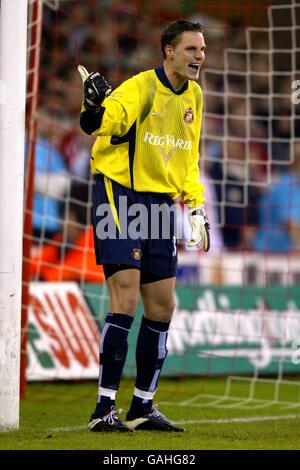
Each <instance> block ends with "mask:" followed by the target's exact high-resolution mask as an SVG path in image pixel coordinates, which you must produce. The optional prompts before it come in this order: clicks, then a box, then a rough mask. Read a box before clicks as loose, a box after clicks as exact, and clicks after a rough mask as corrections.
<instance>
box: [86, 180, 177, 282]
mask: <svg viewBox="0 0 300 470" xmlns="http://www.w3.org/2000/svg"><path fill="white" fill-rule="evenodd" d="M104 180H105V182H104ZM112 206H113V207H114V208H113V209H112ZM174 209H175V205H174V201H173V200H172V199H171V198H170V197H169V196H167V195H166V194H160V193H151V192H137V191H133V190H131V189H127V188H125V187H124V186H121V185H120V184H118V183H116V182H114V181H112V180H109V179H108V178H106V177H103V175H97V176H96V177H95V184H94V187H93V227H94V241H95V252H96V261H97V264H124V265H129V266H132V267H134V268H137V269H140V270H141V272H145V273H149V274H153V275H157V276H163V277H172V276H176V271H177V245H176V237H175V214H174Z"/></svg>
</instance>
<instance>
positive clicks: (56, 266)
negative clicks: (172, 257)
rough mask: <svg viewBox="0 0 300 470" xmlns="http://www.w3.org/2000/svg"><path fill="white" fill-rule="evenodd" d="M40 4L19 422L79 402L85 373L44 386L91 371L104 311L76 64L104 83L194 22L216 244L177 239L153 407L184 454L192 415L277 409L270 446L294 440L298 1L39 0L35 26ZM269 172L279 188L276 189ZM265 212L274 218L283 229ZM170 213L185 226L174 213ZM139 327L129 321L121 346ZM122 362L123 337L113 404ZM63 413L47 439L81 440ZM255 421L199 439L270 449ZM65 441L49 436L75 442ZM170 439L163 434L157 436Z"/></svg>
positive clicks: (33, 49)
mask: <svg viewBox="0 0 300 470" xmlns="http://www.w3.org/2000/svg"><path fill="white" fill-rule="evenodd" d="M37 3H39V4H40V3H41V2H35V1H33V2H31V4H30V5H31V7H30V8H31V10H30V15H29V29H28V38H29V45H30V47H29V49H28V51H29V52H28V106H27V146H26V149H27V172H26V185H25V191H26V207H25V229H24V270H23V272H24V277H23V330H22V337H23V343H22V344H23V350H22V353H23V368H22V375H23V379H22V393H23V395H24V396H25V395H27V398H25V400H24V403H23V407H24V413H26V417H27V425H28V423H30V422H32V419H33V418H32V415H31V412H30V410H34V409H35V407H38V406H39V405H40V404H42V406H43V407H45V404H46V403H47V406H50V407H51V406H52V404H54V402H57V400H58V403H59V405H58V408H59V407H60V406H62V407H68V405H69V408H70V410H71V408H72V407H74V406H75V408H76V405H75V403H76V402H77V401H78V399H79V400H80V401H81V402H82V403H83V406H82V411H83V409H84V408H86V409H87V408H88V406H93V405H91V404H92V403H93V398H94V397H95V395H96V385H95V382H94V384H90V383H81V384H78V385H76V386H75V384H74V383H73V382H68V383H67V384H66V383H64V382H63V383H60V382H55V383H54V384H50V382H49V380H63V381H65V380H77V381H78V380H81V381H82V380H86V379H93V378H94V379H95V378H96V377H97V371H98V368H97V354H98V353H97V349H98V336H99V332H98V329H97V326H96V323H97V325H98V326H99V327H100V334H101V324H102V321H103V318H104V315H105V312H106V305H107V292H106V287H105V284H104V283H103V275H102V273H101V271H100V272H99V270H97V269H96V268H95V265H94V261H93V247H92V238H91V230H90V228H89V227H90V207H91V187H92V179H91V177H90V174H89V151H90V147H91V139H90V138H87V136H84V135H83V133H82V132H81V131H80V129H79V126H78V120H79V109H80V103H81V99H82V85H81V83H80V77H79V75H78V72H77V65H78V64H82V65H84V66H85V67H86V68H87V69H88V70H89V71H96V70H97V71H100V72H101V73H103V74H104V75H105V77H106V78H107V80H108V82H109V83H111V84H112V85H113V87H115V86H117V85H118V84H119V83H120V82H121V81H123V80H124V79H126V78H128V77H129V76H131V75H133V74H135V73H138V72H139V71H141V70H144V69H148V68H152V67H153V66H156V65H158V64H159V63H161V54H160V47H159V37H160V32H161V29H162V27H163V26H164V25H165V24H166V23H168V22H169V21H171V20H175V19H178V18H188V19H190V20H192V21H200V22H201V23H202V24H203V25H204V34H205V39H206V44H207V54H206V60H205V65H204V66H203V70H202V72H201V79H200V83H201V85H202V87H203V90H204V97H205V105H204V119H203V121H204V123H203V129H202V139H201V149H200V167H201V174H202V178H203V180H204V182H205V184H206V187H207V200H208V201H207V210H208V213H209V218H210V220H211V224H212V233H213V240H212V249H211V251H210V253H209V254H203V253H201V252H199V253H195V252H188V251H186V250H185V247H184V242H182V243H181V246H180V253H179V261H180V265H179V271H178V287H177V291H176V292H177V307H176V312H175V315H174V321H173V325H172V329H171V332H170V338H169V357H168V360H167V361H166V366H165V370H164V375H165V376H167V377H171V378H172V379H165V382H164V385H163V387H162V392H161V398H160V401H161V402H162V403H163V404H164V405H165V406H166V407H170V409H171V414H173V415H175V416H177V415H179V417H178V419H181V420H182V421H186V422H187V423H189V421H190V427H191V433H192V436H193V439H194V440H192V441H190V442H189V443H188V442H186V443H185V444H183V445H186V447H183V448H189V445H192V446H194V447H192V448H198V446H199V448H201V446H202V443H203V442H204V441H205V439H203V440H202V443H200V442H199V441H198V440H197V433H198V428H197V423H198V425H199V424H200V425H201V422H202V423H203V422H205V419H206V420H208V421H209V420H210V419H211V420H214V419H215V420H217V419H218V418H220V419H224V420H226V419H229V420H234V419H236V418H237V417H242V418H243V417H244V418H245V419H246V420H247V419H248V420H249V421H248V422H250V421H251V419H253V415H255V416H259V415H260V414H261V416H260V417H261V418H262V419H261V420H260V419H258V421H257V423H261V422H262V421H264V420H265V418H266V417H267V419H266V421H267V420H268V417H269V419H273V418H272V417H275V418H276V419H278V422H277V421H276V425H277V424H279V425H280V426H278V433H279V435H280V428H282V426H284V425H286V429H287V436H288V438H287V439H286V441H285V444H282V443H281V444H279V447H280V446H286V447H289V446H291V447H292V448H293V446H294V447H295V446H296V447H297V440H296V436H295V435H293V434H291V435H290V434H289V432H290V430H289V426H291V427H293V425H294V424H295V421H296V415H294V414H293V413H292V412H291V411H289V412H288V414H287V410H294V409H295V410H296V411H297V408H298V407H299V406H300V402H299V376H298V374H299V367H300V366H299V362H300V360H299V357H298V356H297V347H299V344H298V343H297V341H298V340H299V339H300V317H299V307H300V299H299V278H300V258H299V246H300V236H299V234H300V218H299V210H300V208H299V199H297V196H298V194H299V191H300V190H299V183H297V180H294V179H293V174H299V171H300V168H299V163H298V161H299V143H298V142H297V139H298V138H299V137H300V134H299V133H300V127H299V119H298V116H299V111H298V107H297V103H295V102H293V101H292V99H291V95H292V92H293V89H292V82H293V81H295V80H297V78H298V77H297V73H298V70H299V52H298V50H297V48H299V40H300V37H299V30H298V26H297V25H298V24H300V23H299V19H300V8H299V7H297V6H296V4H294V3H293V2H288V1H287V0H286V1H272V2H271V1H251V2H249V1H246V0H244V1H241V2H238V1H234V0H232V1H227V2H223V1H213V2H211V1H201V2H199V1H179V0H177V1H173V2H171V1H166V2H164V4H163V5H159V3H158V2H141V1H126V2H123V1H113V0H112V1H109V0H107V1H101V0H87V1H85V2H81V1H75V0H72V1H69V0H67V1H61V0H60V1H56V0H53V1H50V0H49V1H48V2H44V6H43V12H42V19H41V21H39V16H36V15H39V14H40V13H41V10H37ZM37 24H38V25H41V42H39V31H38V28H37V26H36V25H37ZM297 149H298V150H297ZM297 165H298V166H297ZM278 181H279V182H280V181H281V183H280V184H281V186H279V192H280V191H281V192H280V194H281V195H282V194H284V198H279V199H278V198H277V199H272V197H271V194H272V190H276V188H277V191H278ZM288 182H290V183H288ZM291 182H292V183H291ZM291 184H293V185H294V186H295V187H293V186H292V187H291ZM276 185H277V186H276ZM274 188H275V189H274ZM283 191H284V193H283ZM274 201H275V202H274ZM274 211H275V213H277V212H280V213H283V214H284V216H283V215H282V216H281V219H280V222H279V224H280V225H276V224H277V223H278V222H276V221H275V220H274V218H273V213H274ZM180 220H181V221H182V223H183V225H184V226H185V227H186V214H185V212H184V210H182V213H181V217H180ZM274 232H275V233H277V234H278V237H277V238H276V237H275V238H276V239H275V240H273V238H272V235H273V234H274ZM140 315H141V308H140V307H139V312H138V315H137V318H138V317H139V316H140ZM94 319H95V320H96V322H95V320H94ZM136 331H137V321H136V322H135V328H133V331H132V336H131V338H130V345H133V344H134V342H135V335H136ZM26 357H27V366H26V373H25V358H26ZM134 367H135V366H134V349H133V347H132V346H131V347H130V351H129V356H128V360H127V364H126V369H125V375H126V376H127V377H129V378H128V379H127V380H125V381H124V386H123V391H122V395H121V398H120V400H121V401H122V400H123V401H124V402H125V403H126V400H127V399H129V397H130V393H131V388H132V383H131V380H130V377H132V376H133V375H134ZM25 377H26V378H27V381H28V383H29V384H30V385H28V387H27V392H25V389H26V386H25ZM191 377H193V379H192V378H191ZM32 382H37V383H35V384H34V383H32ZM76 387H77V388H76ZM75 388H76V390H78V392H74V390H75ZM127 395H128V398H127ZM74 413H75V414H76V411H74ZM74 413H73V414H72V413H71V411H69V410H68V409H67V408H66V415H67V418H66V420H67V423H66V422H65V421H64V423H61V425H60V427H59V426H56V427H55V429H56V431H55V432H56V433H57V435H59V436H60V432H61V433H62V435H64V436H66V432H65V428H67V425H70V426H71V425H73V431H74V432H75V434H76V433H78V434H77V437H79V436H80V435H81V433H82V432H83V431H82V428H81V427H80V426H81V422H82V421H81V422H80V424H78V422H77V421H76V419H75V416H74ZM81 416H82V415H81ZM81 416H80V417H79V420H80V418H81ZM286 416H289V417H286ZM192 418H194V421H195V422H194V423H192ZM55 419H56V418H55ZM57 419H58V417H57ZM281 419H282V421H281ZM197 420H198V421H197ZM289 420H290V422H289ZM58 422H59V419H58ZM232 422H233V421H231V423H232ZM290 423H291V424H290ZM24 425H25V426H26V423H24ZM49 426H50V425H49ZM49 426H48V428H47V429H49ZM53 426H54V425H53ZM53 426H52V427H51V426H50V427H51V429H52V430H53V429H54V427H53ZM64 426H65V427H64ZM187 426H188V424H187ZM237 426H240V425H239V424H238V425H237ZM260 426H261V424H258V425H257V427H256V428H254V427H253V428H252V429H251V432H253V440H251V439H252V437H251V439H249V440H248V442H245V443H241V441H240V439H239V438H238V437H237V435H238V434H239V433H240V432H242V433H243V432H244V431H240V430H237V431H236V433H237V434H236V441H234V440H232V439H231V440H229V441H228V442H225V443H224V442H223V441H222V442H221V441H220V442H218V439H215V438H213V440H211V441H207V442H206V444H205V445H206V447H207V448H210V447H211V448H216V447H215V446H216V445H218V444H219V446H220V448H228V446H229V447H230V446H232V447H233V448H235V446H237V448H239V446H241V448H243V445H244V446H247V444H248V445H250V447H251V446H253V447H252V448H259V447H260V446H262V447H263V446H270V448H272V446H274V445H275V444H274V442H272V441H271V440H269V439H268V436H267V434H266V435H264V439H263V440H262V441H261V442H259V440H260V439H259V429H261V428H260ZM200 427H201V426H200ZM275 428H276V426H275V427H274V429H275ZM63 429H64V430H63ZM247 432H248V431H247ZM249 432H250V431H249ZM213 434H214V433H213ZM275 434H276V433H275ZM291 436H293V437H291ZM202 438H203V436H202ZM68 439H69V437H68V438H66V439H65V440H64V441H63V440H61V441H60V444H59V445H61V446H62V448H64V446H68V445H71V448H73V447H72V444H70V441H69V444H68ZM278 439H279V438H278ZM79 440H80V438H79ZM75 441H76V439H75ZM213 441H214V443H212V442H213ZM225 441H226V439H225ZM33 442H34V439H33V440H32V443H33ZM36 442H37V441H36ZM122 442H123V441H122ZM141 442H142V441H141ZM278 442H280V439H279V441H278ZM176 444H177V445H178V442H174V441H172V440H170V441H166V440H165V439H163V441H162V443H161V444H160V445H162V447H161V448H176ZM26 445H27V446H28V445H29V448H30V445H36V444H30V443H29V441H27V444H26ZM37 445H41V446H42V445H44V444H41V443H39V444H37ZM74 445H76V444H74ZM77 445H79V444H77ZM91 445H93V444H91ZM112 445H113V446H116V447H115V448H118V447H117V445H118V444H117V443H114V444H112ZM121 445H124V446H126V445H127V446H128V443H124V442H123V443H122V444H121ZM130 445H134V444H130ZM139 445H140V446H141V448H143V447H142V446H143V445H144V444H142V443H141V444H139ZM145 445H146V448H147V445H150V444H149V443H148V444H147V443H146V444H145ZM164 446H165V447H164ZM168 446H169V447H168ZM75 448H76V447H75ZM79 448H80V447H79ZM112 448H114V447H112ZM129 448H130V447H129ZM133 448H134V447H133ZM150 448H151V447H150ZM158 448H160V447H158ZM244 448H245V447H244Z"/></svg>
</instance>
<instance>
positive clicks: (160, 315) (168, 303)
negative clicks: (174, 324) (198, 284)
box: [144, 297, 175, 321]
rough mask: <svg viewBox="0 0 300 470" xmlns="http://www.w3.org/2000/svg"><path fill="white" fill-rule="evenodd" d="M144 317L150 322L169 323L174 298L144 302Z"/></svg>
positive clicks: (173, 306)
mask: <svg viewBox="0 0 300 470" xmlns="http://www.w3.org/2000/svg"><path fill="white" fill-rule="evenodd" d="M144 309H145V315H146V317H147V318H149V319H150V320H154V321H169V320H171V318H172V316H173V313H174V310H175V298H174V297H171V298H167V299H164V300H163V301H162V299H160V300H156V301H150V300H149V301H148V302H147V301H146V302H144Z"/></svg>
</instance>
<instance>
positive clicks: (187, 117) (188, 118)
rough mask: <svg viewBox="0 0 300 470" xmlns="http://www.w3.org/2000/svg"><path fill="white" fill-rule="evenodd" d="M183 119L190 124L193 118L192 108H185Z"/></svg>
mask: <svg viewBox="0 0 300 470" xmlns="http://www.w3.org/2000/svg"><path fill="white" fill-rule="evenodd" d="M183 120H184V122H186V123H187V124H192V122H193V120H194V111H193V110H192V108H189V109H186V110H185V112H184V116H183Z"/></svg>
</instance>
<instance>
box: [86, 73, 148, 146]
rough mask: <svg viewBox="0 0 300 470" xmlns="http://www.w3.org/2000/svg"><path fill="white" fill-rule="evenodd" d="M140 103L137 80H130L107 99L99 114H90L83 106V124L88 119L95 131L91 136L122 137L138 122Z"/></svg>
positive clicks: (90, 127)
mask: <svg viewBox="0 0 300 470" xmlns="http://www.w3.org/2000/svg"><path fill="white" fill-rule="evenodd" d="M139 101H140V96H139V89H138V86H137V84H136V81H135V79H134V78H130V79H129V80H126V81H125V82H123V83H122V84H121V85H120V86H119V87H118V88H116V89H115V90H114V91H113V92H112V93H111V94H110V95H109V96H108V97H107V98H105V100H104V101H103V103H102V105H101V108H100V111H99V112H97V113H93V111H92V112H90V111H88V110H86V109H85V107H84V105H83V106H82V109H81V122H82V121H83V120H84V119H85V120H87V117H88V120H89V129H90V130H92V129H93V130H92V132H89V133H90V134H91V135H94V136H113V135H115V136H118V137H122V136H124V135H126V134H127V132H128V131H129V129H130V128H131V126H132V124H133V123H134V122H135V121H136V118H137V115H138V109H139ZM83 114H85V117H83ZM87 115H88V116H87ZM81 127H82V125H81ZM84 130H85V129H84Z"/></svg>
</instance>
